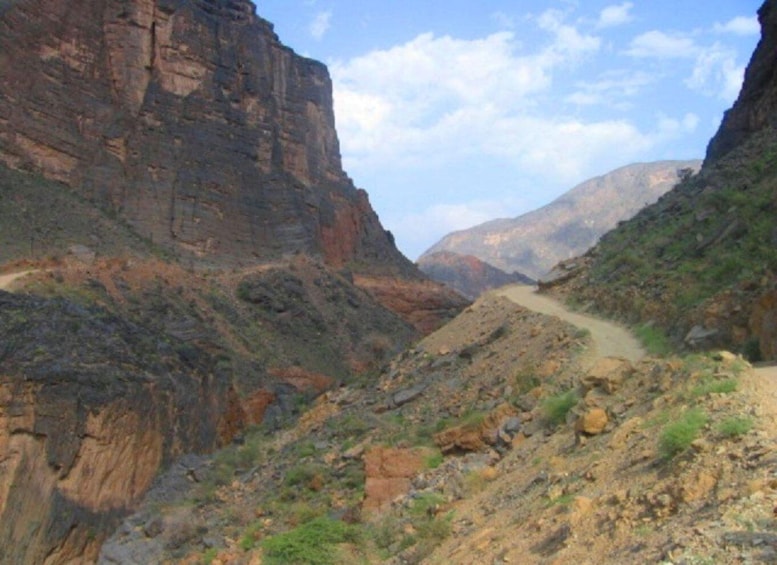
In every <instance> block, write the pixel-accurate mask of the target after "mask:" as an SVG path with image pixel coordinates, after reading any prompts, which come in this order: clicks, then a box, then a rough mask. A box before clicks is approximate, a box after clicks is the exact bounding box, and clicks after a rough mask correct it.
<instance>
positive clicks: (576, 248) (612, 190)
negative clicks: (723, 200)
mask: <svg viewBox="0 0 777 565" xmlns="http://www.w3.org/2000/svg"><path fill="white" fill-rule="evenodd" d="M700 164H701V163H700V161H659V162H655V163H637V164H633V165H628V166H626V167H621V168H619V169H616V170H615V171H612V172H610V173H608V174H606V175H602V176H599V177H596V178H593V179H590V180H588V181H586V182H584V183H581V184H579V185H578V186H576V187H575V188H573V189H572V190H570V191H569V192H567V193H565V194H564V195H562V196H561V197H559V198H557V199H556V200H554V201H553V202H551V203H550V204H548V205H546V206H543V207H542V208H539V209H538V210H535V211H533V212H529V213H528V214H524V215H522V216H519V217H517V218H513V219H500V220H493V221H490V222H486V223H484V224H480V225H478V226H475V227H473V228H470V229H466V230H461V231H458V232H454V233H451V234H449V235H447V236H445V237H444V238H443V239H442V240H440V241H439V242H438V243H436V244H435V245H433V246H432V247H431V248H430V249H429V250H428V251H426V252H425V253H424V254H423V255H422V256H421V258H423V257H425V256H427V255H430V254H432V253H435V252H437V251H453V252H454V253H459V254H460V255H474V256H475V257H478V258H479V259H480V260H482V261H485V262H486V263H489V264H491V265H493V266H495V267H497V268H499V269H502V270H503V271H506V272H514V271H515V272H519V273H522V274H524V275H527V276H528V277H531V278H534V279H539V278H541V277H542V276H543V275H544V274H545V273H546V272H547V271H548V270H549V269H550V268H551V267H552V266H553V265H555V264H556V263H558V262H559V261H562V260H564V259H569V258H571V257H575V256H577V255H580V254H581V253H584V252H585V251H586V250H587V249H588V248H589V247H591V246H592V245H594V244H595V243H596V242H597V240H598V239H599V237H600V236H601V235H602V234H604V233H605V232H607V231H608V230H610V229H612V228H614V227H615V225H616V224H617V223H618V222H620V221H623V220H626V219H628V218H630V217H631V216H633V215H634V214H635V213H636V212H637V211H638V210H639V209H640V208H643V207H644V206H646V205H647V204H650V203H653V202H655V201H656V200H657V199H658V197H659V196H661V195H662V194H664V193H665V192H666V191H667V190H669V189H670V188H672V187H673V186H674V185H675V184H676V183H677V182H678V181H679V180H680V178H679V176H678V175H682V174H688V171H689V170H690V171H694V172H695V171H697V170H698V168H699V166H700ZM602 202H606V203H607V206H602ZM419 261H420V260H419Z"/></svg>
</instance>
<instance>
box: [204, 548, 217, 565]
mask: <svg viewBox="0 0 777 565" xmlns="http://www.w3.org/2000/svg"><path fill="white" fill-rule="evenodd" d="M218 554H219V550H218V549H216V548H215V547H211V548H210V549H208V550H206V551H205V553H203V554H202V563H203V565H210V564H211V563H213V560H214V559H216V556H217V555H218Z"/></svg>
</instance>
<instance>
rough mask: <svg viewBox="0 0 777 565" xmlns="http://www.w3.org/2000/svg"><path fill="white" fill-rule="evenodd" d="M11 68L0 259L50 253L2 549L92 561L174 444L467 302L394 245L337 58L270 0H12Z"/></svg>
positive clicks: (25, 296)
mask: <svg viewBox="0 0 777 565" xmlns="http://www.w3.org/2000/svg"><path fill="white" fill-rule="evenodd" d="M0 78H2V80H0V243H2V245H0V269H2V271H1V272H8V271H12V270H28V269H31V270H34V271H37V272H36V273H34V274H33V275H32V276H31V278H30V279H29V280H26V285H25V286H24V287H23V288H22V289H20V292H21V293H22V294H20V295H18V296H12V295H6V294H2V300H1V301H0V318H2V328H1V329H0V332H2V334H3V335H2V336H1V337H2V339H0V562H3V563H5V562H9V563H35V564H37V563H49V564H55V563H73V562H91V561H93V560H94V559H95V558H96V555H97V552H98V551H99V547H100V544H101V543H102V541H103V540H104V539H105V537H106V536H107V535H108V534H109V533H110V531H111V530H112V528H113V527H114V526H115V525H116V524H117V523H118V521H119V520H120V519H121V517H122V516H124V515H125V514H126V513H127V512H130V511H131V510H132V509H133V508H134V507H135V506H136V505H137V504H138V502H139V500H140V499H141V498H142V496H143V495H144V493H145V492H146V490H147V489H148V488H149V486H150V485H151V481H152V479H153V478H154V477H155V476H156V475H157V473H158V472H159V471H160V470H161V469H163V468H165V467H167V466H168V465H170V464H171V463H172V462H173V461H174V460H175V459H176V458H177V457H179V456H180V455H182V454H184V453H192V452H196V453H204V452H208V451H211V450H212V449H214V448H216V447H217V446H221V445H224V444H225V443H228V442H230V441H232V440H233V438H235V437H238V436H239V434H240V433H242V432H243V430H245V429H246V428H247V427H250V426H258V425H264V426H266V427H267V428H268V429H276V428H279V427H280V426H282V425H285V423H286V422H287V421H288V420H290V419H293V418H295V417H297V416H298V415H299V412H300V410H301V408H302V407H303V406H304V405H305V404H306V403H308V402H309V401H310V400H311V399H312V398H314V397H316V396H317V395H319V394H321V393H322V392H323V391H325V390H328V389H330V388H336V387H337V386H338V385H340V384H342V383H344V382H351V381H352V380H354V379H358V378H369V376H370V375H374V374H375V373H376V371H377V370H378V369H379V367H380V366H381V365H382V364H383V363H385V361H386V359H388V358H389V357H390V356H391V355H393V354H394V353H396V351H398V350H400V349H401V348H402V347H404V346H406V345H407V344H408V343H411V342H412V341H413V340H415V339H418V337H419V336H420V335H421V333H422V332H428V331H431V330H432V329H435V328H436V327H439V325H440V324H442V323H444V322H445V321H446V320H447V319H450V318H451V317H453V316H455V315H456V313H458V312H459V311H460V310H461V308H463V307H464V306H465V305H466V304H467V302H466V300H464V299H463V298H462V297H461V296H459V295H458V294H456V293H455V292H453V291H450V290H448V289H445V288H444V287H442V285H439V284H437V283H433V282H432V281H429V280H428V279H426V278H425V277H424V276H423V275H422V274H421V273H420V272H419V271H418V270H417V269H416V267H415V266H414V265H413V264H412V263H410V262H409V261H408V260H407V259H406V258H404V257H403V256H402V255H401V254H400V253H399V252H398V251H397V249H396V247H395V245H394V243H393V238H392V237H391V234H390V233H388V232H386V231H385V230H384V229H383V228H382V227H381V225H380V223H379V221H378V218H377V215H376V214H375V213H374V211H373V210H372V208H371V206H370V204H369V200H368V197H367V194H366V192H364V191H363V190H359V189H357V188H355V187H354V186H353V184H352V182H351V181H350V179H349V178H348V177H347V175H346V174H345V173H344V171H343V170H342V167H341V163H340V154H339V148H338V141H337V135H336V132H335V129H334V117H333V111H332V100H331V83H330V80H329V76H328V72H327V70H326V68H325V67H324V66H323V65H321V64H320V63H317V62H315V61H311V60H308V59H305V58H303V57H299V56H298V55H296V54H295V53H294V52H293V51H292V50H291V49H289V48H287V47H285V46H283V45H282V44H281V43H280V41H279V40H278V38H277V36H276V35H275V34H274V33H273V31H272V25H271V24H270V23H268V22H266V21H265V20H263V19H261V18H260V17H259V16H257V15H256V13H255V8H254V5H253V4H252V3H251V2H248V1H246V0H234V1H233V0H176V1H170V0H131V1H129V2H127V1H124V0H121V1H120V0H68V1H67V2H62V1H53V0H44V1H43V2H38V1H32V0H13V1H11V2H0ZM361 282H363V286H364V288H365V289H367V290H364V289H362V288H359V287H358V286H357V285H356V284H355V283H361ZM389 308H394V310H391V309H389Z"/></svg>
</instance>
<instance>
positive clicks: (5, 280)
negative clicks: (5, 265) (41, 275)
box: [0, 271, 33, 290]
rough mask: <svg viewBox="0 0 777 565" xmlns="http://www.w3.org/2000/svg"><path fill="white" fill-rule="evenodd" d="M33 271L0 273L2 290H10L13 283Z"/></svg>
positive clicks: (0, 287)
mask: <svg viewBox="0 0 777 565" xmlns="http://www.w3.org/2000/svg"><path fill="white" fill-rule="evenodd" d="M32 272H33V271H19V272H18V273H8V274H5V275H0V290H10V289H11V285H12V284H13V283H14V282H15V281H16V280H17V279H20V278H22V277H23V276H25V275H28V274H30V273H32Z"/></svg>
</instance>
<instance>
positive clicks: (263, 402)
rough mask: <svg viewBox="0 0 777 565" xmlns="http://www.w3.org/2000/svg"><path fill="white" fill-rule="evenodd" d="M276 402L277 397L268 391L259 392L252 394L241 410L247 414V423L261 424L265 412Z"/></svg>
mask: <svg viewBox="0 0 777 565" xmlns="http://www.w3.org/2000/svg"><path fill="white" fill-rule="evenodd" d="M275 400H276V397H275V395H274V394H273V393H272V392H269V391H267V390H257V391H256V392H253V393H251V394H250V395H249V396H248V398H247V399H246V400H245V402H243V405H242V407H241V410H242V411H243V412H244V413H245V419H246V423H248V424H249V425H258V424H261V423H262V420H263V419H264V412H265V410H267V407H268V406H270V405H271V404H272V403H273V402H275Z"/></svg>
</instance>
